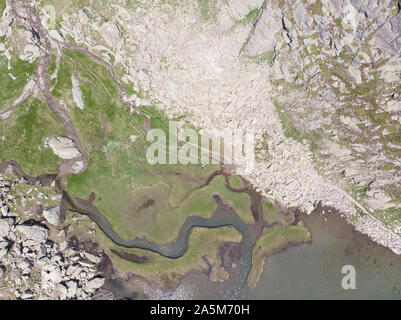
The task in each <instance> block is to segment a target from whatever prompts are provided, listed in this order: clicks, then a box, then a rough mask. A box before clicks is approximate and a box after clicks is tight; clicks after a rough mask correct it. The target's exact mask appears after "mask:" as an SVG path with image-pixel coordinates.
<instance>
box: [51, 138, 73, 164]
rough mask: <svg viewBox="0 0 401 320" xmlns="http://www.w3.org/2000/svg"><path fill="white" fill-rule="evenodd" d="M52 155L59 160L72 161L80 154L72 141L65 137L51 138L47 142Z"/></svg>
mask: <svg viewBox="0 0 401 320" xmlns="http://www.w3.org/2000/svg"><path fill="white" fill-rule="evenodd" d="M47 144H48V145H49V147H50V148H51V149H52V150H53V152H54V154H56V155H57V156H59V157H60V158H61V159H66V160H68V159H73V158H76V157H78V156H79V155H80V152H79V151H78V149H77V148H76V147H75V143H74V141H72V140H71V139H69V138H66V137H53V138H50V139H49V140H48V142H47Z"/></svg>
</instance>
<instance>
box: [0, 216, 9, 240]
mask: <svg viewBox="0 0 401 320" xmlns="http://www.w3.org/2000/svg"><path fill="white" fill-rule="evenodd" d="M10 231H11V226H10V223H9V221H8V219H0V239H1V238H6V237H8V235H9V233H10Z"/></svg>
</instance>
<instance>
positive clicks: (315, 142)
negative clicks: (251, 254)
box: [0, 0, 401, 299]
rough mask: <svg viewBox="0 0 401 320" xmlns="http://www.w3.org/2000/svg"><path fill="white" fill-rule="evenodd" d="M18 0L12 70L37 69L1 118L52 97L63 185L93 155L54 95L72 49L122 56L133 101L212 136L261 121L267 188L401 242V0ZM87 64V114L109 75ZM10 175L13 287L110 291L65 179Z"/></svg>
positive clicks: (5, 210) (257, 176)
mask: <svg viewBox="0 0 401 320" xmlns="http://www.w3.org/2000/svg"><path fill="white" fill-rule="evenodd" d="M4 3H5V7H4V10H3V11H2V12H1V14H2V16H1V20H0V39H1V42H0V54H1V59H2V60H1V62H2V63H3V67H4V72H3V73H4V75H6V76H7V79H8V77H9V78H10V79H13V80H18V78H20V77H25V78H27V79H26V80H27V81H26V83H23V85H22V87H21V90H20V91H19V92H18V96H15V97H11V98H7V97H6V98H3V96H1V99H2V100H1V102H2V105H1V106H0V118H1V119H2V120H4V121H8V120H7V119H11V118H10V117H11V115H12V114H13V113H14V112H15V111H16V109H17V106H18V105H21V103H23V102H24V101H26V100H28V97H30V96H35V97H40V98H41V99H43V97H42V96H41V95H43V96H44V98H45V99H44V100H45V103H46V104H47V106H49V107H50V109H51V110H52V111H53V113H54V114H55V115H56V117H58V120H59V121H61V122H62V124H63V126H64V130H65V132H64V133H65V135H66V136H64V135H62V134H64V133H62V132H59V131H58V132H55V133H54V134H53V132H52V134H51V135H50V134H46V135H45V136H46V137H47V138H46V139H44V141H41V142H40V143H38V144H37V147H38V149H39V150H41V147H42V146H43V147H44V148H43V149H46V150H47V151H49V152H50V151H51V152H52V155H53V156H55V157H56V160H57V161H60V159H62V160H66V161H64V162H62V164H61V165H60V167H59V178H61V181H62V183H61V184H66V181H65V180H66V177H67V176H68V175H70V174H78V173H82V172H84V171H85V170H86V169H87V159H88V153H89V152H88V150H85V148H87V146H86V145H85V147H84V144H83V143H82V144H81V143H80V139H79V138H78V133H77V132H76V130H75V128H74V124H73V121H72V120H71V117H70V116H71V114H73V111H72V110H70V109H69V108H70V105H69V103H68V102H67V104H68V106H67V104H66V101H63V100H62V99H58V98H59V97H57V99H56V98H55V97H54V96H52V95H53V93H54V92H55V91H56V90H54V91H53V89H54V88H55V87H56V86H57V81H58V79H59V78H61V77H62V76H63V74H61V76H60V74H59V71H60V68H61V67H60V65H61V64H62V62H61V60H62V53H61V52H62V50H66V49H69V50H77V51H80V53H82V52H85V54H87V55H89V56H91V54H93V56H91V57H92V58H93V57H94V56H95V55H97V56H101V57H102V58H103V59H104V60H105V61H107V62H108V63H109V65H108V67H107V68H109V66H113V67H114V69H113V70H116V74H114V73H112V77H113V80H114V81H115V82H116V83H117V84H118V86H119V87H123V88H126V91H127V92H124V93H121V97H120V98H121V99H122V100H123V99H126V101H128V100H129V105H130V106H131V109H132V110H131V111H134V109H135V108H136V107H143V106H154V107H156V108H158V109H160V110H162V111H164V112H165V113H166V114H167V115H169V116H172V117H173V116H174V117H182V118H183V121H184V120H186V121H189V122H190V123H191V124H192V125H194V126H195V127H197V128H200V129H203V130H205V131H209V132H210V133H212V134H213V132H214V130H216V129H217V130H220V131H221V130H223V129H227V128H228V129H242V130H244V132H245V131H252V132H253V133H254V134H255V136H256V139H257V150H256V151H257V154H256V163H255V167H254V168H253V169H252V170H251V171H249V170H247V169H246V168H244V167H242V166H243V164H242V163H237V167H238V169H243V170H242V173H243V176H244V177H245V178H246V179H247V180H248V181H250V182H251V183H252V184H253V185H254V187H255V188H256V189H257V190H258V191H259V192H260V193H261V194H262V195H263V196H265V197H266V198H267V199H270V200H272V201H277V202H278V203H280V204H281V205H283V206H284V207H300V208H301V209H303V210H304V211H306V212H308V213H309V212H312V211H313V209H314V208H315V207H316V206H317V204H318V203H321V204H322V205H323V206H328V207H333V208H335V209H337V210H338V211H339V212H341V213H342V215H343V216H344V217H345V218H346V219H347V221H349V222H350V223H352V224H353V225H354V227H355V228H356V229H357V230H359V231H361V232H363V233H366V234H368V235H369V236H370V237H371V238H372V239H373V240H374V241H376V242H377V243H380V244H382V245H384V246H387V247H389V248H390V249H392V250H393V251H394V252H395V253H397V254H401V172H400V170H401V162H400V159H401V86H400V77H401V57H400V51H401V38H400V32H401V3H400V1H396V0H382V1H377V0H328V1H322V2H321V1H313V0H291V1H282V0H271V1H268V0H183V1H158V0H153V1H147V0H138V1H130V0H112V1H109V2H108V5H107V6H104V4H103V2H102V1H98V0H93V1H79V3H77V2H74V3H64V2H58V3H55V2H54V1H50V0H49V1H47V0H41V1H39V0H33V1H28V3H29V4H30V5H31V6H32V7H33V8H35V10H37V12H39V14H40V19H39V18H37V15H31V14H30V11H29V10H31V8H29V9H27V8H26V7H25V6H24V5H22V4H21V3H22V2H21V1H6V2H4ZM10 3H12V5H13V8H14V13H13V10H12V8H11V5H10ZM19 6H20V7H19ZM16 8H17V9H18V8H19V9H21V8H22V9H23V10H22V9H21V10H17V9H16ZM32 10H33V9H32ZM15 12H18V14H15ZM18 23H19V25H17V24H18ZM16 56H17V57H18V59H20V61H22V62H24V63H32V64H34V63H37V67H34V68H32V70H34V71H35V75H33V74H34V72H33V71H32V72H31V73H30V74H29V72H28V70H27V68H25V69H24V68H22V69H23V73H21V74H20V75H19V76H18V75H17V74H16V75H17V76H16V75H14V74H13V72H14V69H17V68H11V65H12V64H13V63H14V62H15V59H16V58H15V57H16ZM68 59H70V60H69V61H71V58H68ZM96 60H97V61H99V59H96ZM64 63H65V62H64ZM72 65H73V69H74V71H75V73H74V74H72V75H71V76H69V77H68V79H67V80H68V81H71V88H69V87H68V86H67V89H65V88H63V90H64V89H65V90H64V91H66V92H67V94H66V93H65V92H63V94H65V95H64V96H62V97H63V98H64V97H69V98H71V99H70V100H71V101H73V102H74V107H76V108H77V109H79V112H83V113H85V112H88V111H87V110H88V106H87V105H85V101H86V100H85V99H86V98H87V97H86V96H85V92H88V91H84V90H81V89H82V88H81V87H84V85H88V84H90V85H92V86H94V84H93V83H92V82H90V83H89V82H88V83H85V80H82V79H80V78H79V77H78V72H77V68H76V65H74V62H72ZM50 68H52V72H50ZM110 68H111V67H110ZM110 68H109V69H110ZM6 70H7V71H6ZM11 70H13V71H11ZM110 70H111V69H110ZM9 71H10V72H9ZM15 72H17V70H16V71H15ZM113 72H114V71H113ZM48 73H50V74H48ZM59 76H60V77H59ZM96 77H97V76H96V75H95V77H94V79H96ZM117 77H118V78H119V79H121V80H122V82H121V83H120V82H119V80H116V79H117ZM64 80H65V79H64ZM67 80H66V83H67ZM94 81H95V80H94ZM100 82H102V81H100ZM102 85H103V87H104V88H106V86H105V85H104V84H103V83H102ZM80 86H81V87H80ZM9 89H10V91H11V88H9ZM120 89H121V88H120ZM106 91H107V88H106ZM21 92H22V93H21ZM107 93H108V92H107ZM125 93H127V95H128V93H129V95H130V98H129V99H128V98H127V97H126V96H125ZM127 104H128V103H127ZM102 120H103V121H104V122H105V116H104V109H103V115H102ZM10 121H11V120H10ZM74 121H75V119H74ZM3 123H4V122H3ZM88 127H89V126H88ZM36 129H38V128H36ZM106 129H107V126H106V125H105V129H104V132H105V133H106V134H105V138H104V140H106V137H107V130H106ZM250 129H251V130H250ZM24 134H25V131H24ZM0 138H1V139H2V140H1V141H4V140H5V137H4V136H3V137H0ZM135 138H136V136H131V142H132V143H134V142H135ZM39 140H40V139H39ZM86 142H87V141H85V143H86ZM117 144H118V143H117ZM88 145H89V143H88ZM46 150H45V151H46ZM0 160H2V159H0ZM56 163H57V164H58V163H59V162H56ZM0 188H1V189H0V192H1V193H0V200H1V216H0V298H21V299H30V298H39V299H90V298H92V297H93V296H94V295H96V293H97V292H98V290H99V288H101V287H102V286H103V284H104V281H105V280H104V278H103V276H102V274H101V273H100V272H99V271H98V270H97V265H98V264H99V263H100V261H101V258H102V257H101V256H100V255H99V256H98V255H94V254H93V253H91V252H88V251H85V250H83V249H77V248H74V247H71V246H70V245H69V241H68V240H69V234H68V230H66V229H65V228H64V227H65V226H64V225H61V224H60V221H59V220H60V209H59V205H60V201H61V198H60V195H59V194H57V193H56V192H55V188H54V184H53V185H51V186H43V185H40V184H33V185H32V184H31V183H28V181H26V180H25V179H21V178H18V177H16V176H15V175H13V173H12V168H9V169H8V170H7V171H6V172H5V173H4V174H2V175H1V176H0Z"/></svg>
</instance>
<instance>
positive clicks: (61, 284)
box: [0, 167, 105, 299]
mask: <svg viewBox="0 0 401 320" xmlns="http://www.w3.org/2000/svg"><path fill="white" fill-rule="evenodd" d="M24 186H25V187H27V186H28V187H29V189H30V190H31V192H28V193H20V192H17V191H16V190H18V189H21V187H24ZM39 188H40V185H39V184H38V185H33V186H32V185H28V184H27V181H26V180H25V179H24V178H21V179H18V178H17V177H16V176H15V175H14V174H13V172H12V168H10V167H9V168H8V169H7V170H6V171H5V172H4V173H3V174H0V204H1V205H0V207H1V213H2V215H1V217H0V299H91V298H92V297H93V296H94V295H95V294H96V293H97V291H98V289H99V288H101V287H102V286H103V284H104V282H105V278H104V277H103V276H102V274H101V273H99V272H98V270H97V265H98V264H99V263H100V262H101V257H100V256H97V255H95V254H93V253H90V252H88V251H85V250H80V249H78V248H74V247H71V246H70V245H69V242H68V240H69V237H68V236H67V233H66V230H65V228H61V227H59V214H60V212H59V209H60V208H59V206H53V207H50V208H45V209H43V210H42V209H41V208H38V207H35V205H34V204H36V205H38V206H41V205H42V203H44V202H46V198H48V196H47V195H46V194H44V193H43V192H42V191H38V190H37V189H39ZM53 198H57V197H54V196H53ZM21 200H22V202H24V203H25V204H26V205H25V206H23V204H21ZM58 202H60V198H59V200H58ZM22 206H23V214H22V212H21V211H19V212H18V209H22V208H21V207H22Z"/></svg>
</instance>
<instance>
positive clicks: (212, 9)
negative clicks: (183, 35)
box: [196, 0, 218, 21]
mask: <svg viewBox="0 0 401 320" xmlns="http://www.w3.org/2000/svg"><path fill="white" fill-rule="evenodd" d="M196 1H197V3H198V8H199V10H200V14H201V16H202V18H203V20H205V21H214V20H216V18H217V10H218V7H217V5H218V1H217V0H196Z"/></svg>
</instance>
